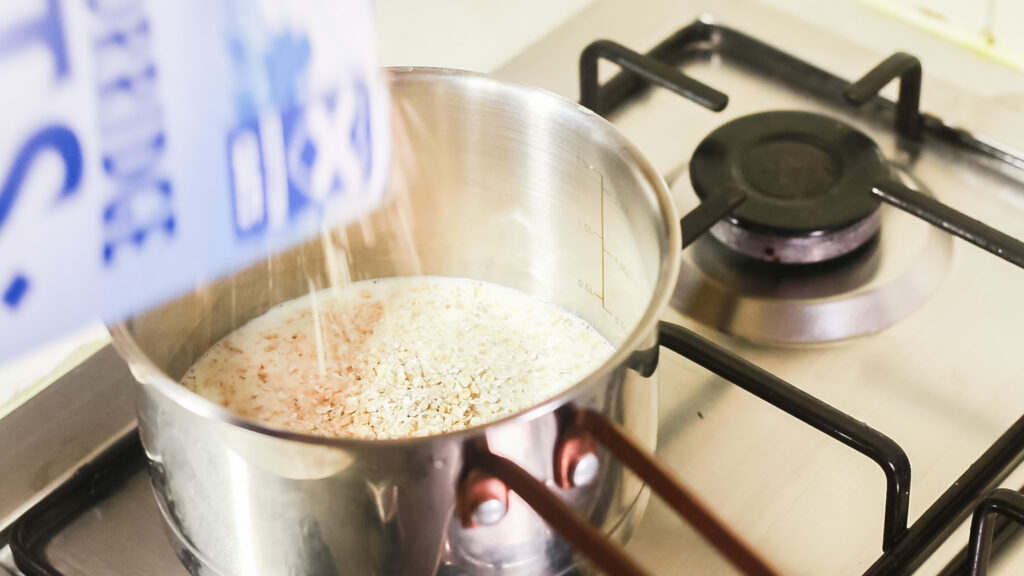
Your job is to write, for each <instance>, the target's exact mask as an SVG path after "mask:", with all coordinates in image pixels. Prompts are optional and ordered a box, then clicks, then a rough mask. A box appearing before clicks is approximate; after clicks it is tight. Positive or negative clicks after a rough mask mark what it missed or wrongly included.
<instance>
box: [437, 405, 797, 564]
mask: <svg viewBox="0 0 1024 576" xmlns="http://www.w3.org/2000/svg"><path fill="white" fill-rule="evenodd" d="M556 416H557V417H558V420H559V422H560V425H561V428H560V439H559V441H558V442H557V443H556V447H555V450H554V455H553V456H554V459H553V464H554V471H555V483H556V484H557V485H559V486H560V487H562V488H572V482H571V480H570V479H569V477H568V475H567V474H566V472H567V468H566V466H565V464H566V458H567V457H569V458H571V457H572V455H573V454H574V453H576V452H577V451H578V450H580V449H581V448H580V446H588V447H589V448H588V449H594V450H596V448H597V446H603V447H604V448H605V449H606V450H607V451H608V453H610V454H612V455H614V456H615V457H616V458H618V459H619V460H620V461H621V462H622V463H623V464H624V465H625V466H626V467H627V468H629V469H630V470H632V471H633V473H634V474H636V475H637V477H639V478H640V479H641V480H643V481H644V482H645V483H646V484H647V485H648V486H650V488H651V490H652V491H654V493H655V494H657V495H658V496H660V497H661V498H662V500H664V502H665V503H666V504H668V505H669V506H671V507H672V509H673V510H675V511H676V512H677V513H678V514H679V515H680V516H682V517H683V518H684V519H685V520H686V521H688V522H689V523H690V524H691V525H692V526H693V527H694V528H695V529H696V530H697V532H698V533H700V534H701V536H703V537H704V538H705V539H706V540H707V541H708V542H709V543H710V544H711V545H713V546H714V547H715V548H716V549H717V550H718V551H719V552H720V553H721V554H722V555H723V556H724V557H725V558H726V559H727V560H729V562H731V563H732V565H733V566H734V567H736V568H737V569H738V570H739V571H740V572H741V573H743V574H746V575H748V576H774V575H775V574H777V573H776V572H775V570H773V569H772V568H771V567H770V566H768V565H767V564H766V563H765V562H764V560H762V559H761V558H760V557H759V556H758V555H757V554H756V553H755V552H753V551H752V550H751V549H750V548H749V547H748V546H747V545H746V544H744V543H743V541H741V540H740V539H739V538H738V537H737V536H736V535H735V534H733V533H732V531H730V530H729V529H728V528H727V527H726V526H725V524H724V523H723V522H722V521H721V520H719V519H718V518H716V517H715V515H714V514H713V513H712V512H711V511H710V510H709V509H708V508H707V507H706V506H704V504H703V503H702V502H701V501H700V500H698V499H697V498H696V497H695V496H694V495H693V494H691V493H690V491H689V490H688V489H687V488H686V487H684V486H683V485H682V484H680V483H679V481H678V480H677V479H675V478H674V477H673V476H672V475H671V474H670V473H669V472H668V471H666V470H665V469H664V468H662V467H661V465H660V464H658V463H657V462H655V460H654V459H653V458H652V457H651V456H650V455H649V454H648V453H647V452H645V451H644V449H643V448H641V447H640V446H638V445H637V444H636V443H635V442H634V441H633V440H632V439H630V438H629V436H628V435H627V434H626V433H625V432H624V431H623V430H622V429H621V428H620V427H619V426H618V425H616V424H615V423H613V422H611V421H610V420H608V419H607V418H605V417H604V416H603V415H601V414H600V413H599V412H596V411H594V410H591V409H587V408H578V407H575V406H572V405H567V406H565V407H563V408H561V409H559V411H558V413H557V414H556ZM495 481H497V482H500V483H501V484H502V485H503V486H504V487H507V489H508V490H509V491H512V492H515V493H516V494H518V495H519V497H520V498H522V499H523V501H525V502H526V503H527V505H529V506H530V508H532V509H533V510H534V511H535V512H536V513H537V514H538V515H539V516H540V517H541V518H543V519H544V521H545V522H547V523H548V524H549V525H550V526H551V527H552V528H554V529H555V531H557V532H558V533H559V534H560V535H561V536H562V537H563V538H565V539H566V540H567V541H568V542H569V543H570V544H572V545H573V547H574V548H575V549H576V550H577V551H579V552H580V553H582V554H583V555H585V556H587V557H588V558H589V559H590V560H591V561H592V562H593V563H594V564H595V565H596V566H597V567H598V568H600V569H601V570H602V571H603V572H604V573H607V574H615V575H616V576H645V575H646V574H648V573H647V572H646V571H645V570H644V569H643V568H641V567H640V566H639V565H638V564H637V563H636V562H635V561H633V560H632V559H631V558H629V557H628V556H626V554H625V553H624V552H623V551H622V549H620V548H619V547H617V546H615V545H614V544H612V543H611V542H609V541H608V540H607V538H606V537H605V536H604V535H602V534H601V532H600V531H599V530H598V529H597V528H596V527H594V526H593V525H591V524H590V523H589V522H587V521H586V520H585V519H583V518H581V517H580V516H578V515H577V514H576V513H575V512H574V511H573V510H572V509H571V508H570V507H569V506H568V505H567V504H565V503H564V502H563V501H562V500H561V498H559V497H558V496H557V495H556V494H555V493H554V492H552V491H551V490H550V489H549V488H548V487H547V486H546V485H545V484H544V483H543V482H541V481H540V480H538V479H537V478H535V477H534V476H533V475H532V474H530V473H529V472H527V471H526V470H524V469H522V468H521V467H519V465H518V464H516V463H515V462H513V461H511V460H509V459H507V458H503V457H501V456H498V455H496V454H494V453H492V452H490V451H489V450H488V449H487V447H486V446H485V445H471V446H469V447H467V450H466V464H465V469H464V472H463V474H462V477H461V480H460V482H459V486H458V489H457V495H456V514H457V515H458V516H459V517H460V518H461V520H462V523H463V525H464V526H467V527H469V526H472V525H473V524H472V522H471V518H470V516H471V514H470V513H469V512H470V511H469V505H468V504H467V503H468V502H470V501H472V498H473V494H474V492H477V491H478V490H479V488H478V487H479V486H481V485H484V483H493V482H495ZM491 491H493V488H491Z"/></svg>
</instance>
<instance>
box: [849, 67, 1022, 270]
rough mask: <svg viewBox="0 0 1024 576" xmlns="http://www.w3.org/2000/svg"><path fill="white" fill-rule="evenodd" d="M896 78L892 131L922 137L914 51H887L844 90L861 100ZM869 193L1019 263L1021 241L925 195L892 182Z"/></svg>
mask: <svg viewBox="0 0 1024 576" xmlns="http://www.w3.org/2000/svg"><path fill="white" fill-rule="evenodd" d="M897 78H899V81H900V92H899V98H898V99H897V101H896V133H897V134H899V135H900V136H903V137H905V138H908V139H910V140H921V134H922V126H923V121H922V117H921V111H920V104H921V61H920V60H918V59H917V58H915V57H914V56H911V55H910V54H907V53H904V52H897V53H896V54H893V55H892V56H889V57H888V58H886V59H885V60H883V61H882V63H881V64H879V65H878V66H875V67H874V68H873V69H872V70H871V71H870V72H868V73H867V74H865V75H864V77H863V78H861V79H860V80H857V81H856V82H854V83H852V84H850V85H849V86H847V87H846V89H845V90H843V96H844V97H845V98H846V100H847V102H849V103H850V104H853V105H855V106H861V105H863V104H865V103H867V102H869V101H870V100H872V99H873V98H874V97H875V96H877V95H878V92H879V91H880V90H881V89H882V88H884V87H885V86H886V84H888V83H889V82H891V81H893V80H895V79H897ZM871 193H872V194H874V195H875V196H877V197H878V198H880V199H881V200H884V201H885V202H887V203H889V204H892V205H893V206H895V207H897V208H899V209H900V210H903V211H904V212H908V213H910V214H913V215H914V216H917V217H918V218H920V219H922V220H924V221H926V222H928V223H929V224H932V225H933V226H937V227H939V228H941V229H942V230H945V231H946V232H948V233H950V234H953V235H954V236H957V237H959V238H962V239H964V240H966V241H968V242H970V243H972V244H974V245H975V246H978V247H979V248H982V249H984V250H988V251H989V252H991V253H993V254H995V255H996V256H999V257H1000V258H1002V259H1004V260H1006V261H1007V262H1011V263H1013V264H1016V265H1017V266H1020V267H1022V268H1024V243H1022V242H1020V241H1019V240H1016V239H1014V238H1012V237H1010V236H1007V235H1006V234H1003V233H1002V232H1000V231H998V230H996V229H994V228H991V227H990V226H986V225H985V224H982V223H981V222H979V221H977V220H975V219H973V218H970V217H968V216H966V215H965V214H962V213H960V212H958V211H956V210H953V209H952V208H950V207H949V206H946V205H945V204H942V203H941V202H939V201H938V200H935V199H934V198H932V197H930V196H927V195H925V194H921V193H920V192H917V191H915V190H912V189H910V188H908V187H906V186H904V185H902V184H900V183H897V182H885V183H882V184H878V185H875V186H873V187H872V189H871Z"/></svg>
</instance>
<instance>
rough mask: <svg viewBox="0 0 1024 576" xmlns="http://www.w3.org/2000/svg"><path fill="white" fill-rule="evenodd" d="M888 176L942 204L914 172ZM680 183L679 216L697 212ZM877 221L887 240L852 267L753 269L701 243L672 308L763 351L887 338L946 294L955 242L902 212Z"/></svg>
mask: <svg viewBox="0 0 1024 576" xmlns="http://www.w3.org/2000/svg"><path fill="white" fill-rule="evenodd" d="M885 169H886V170H887V172H886V173H887V174H889V175H890V176H889V177H890V178H891V179H892V180H894V181H896V182H899V183H901V184H903V185H905V186H908V187H910V188H912V189H915V190H920V191H921V192H923V193H925V194H927V195H928V196H929V197H931V196H932V195H931V193H930V192H929V191H928V190H927V188H926V187H925V186H924V184H923V183H922V182H920V181H919V180H916V179H915V178H914V177H913V176H912V175H911V173H910V171H909V170H907V169H905V168H901V167H899V166H896V165H888V164H887V165H886V166H885ZM670 180H671V182H670V183H671V187H672V194H673V198H674V199H675V201H676V203H677V205H678V207H679V209H680V210H682V211H684V212H685V211H688V210H692V209H693V207H694V206H695V205H696V204H697V198H695V197H694V195H693V193H692V192H691V191H690V186H689V182H687V180H692V177H691V178H690V179H688V178H686V174H685V172H676V173H675V174H674V175H673V177H670ZM869 218H871V219H877V221H878V222H879V223H880V224H881V226H880V227H879V228H880V232H879V233H878V234H875V235H873V236H870V237H868V238H867V240H866V241H865V242H864V243H863V244H862V245H860V246H859V247H855V248H854V249H852V250H851V251H850V252H849V253H848V254H847V255H846V256H845V257H843V258H837V259H834V260H830V261H827V262H820V263H817V264H809V265H805V266H779V265H778V264H774V263H770V262H760V261H755V260H751V259H750V258H748V257H746V256H745V255H744V254H741V253H739V252H738V251H737V250H735V249H733V248H732V247H730V246H725V245H723V243H721V242H716V241H713V240H711V239H709V238H707V237H704V238H700V239H699V240H697V241H696V242H695V243H694V245H693V246H692V247H691V248H689V249H687V250H684V251H683V262H682V268H681V270H680V273H679V283H678V284H677V285H676V290H675V293H674V294H673V296H672V306H673V307H674V308H675V309H677V310H679V311H680V312H682V313H683V314H684V315H686V316H688V317H690V318H693V319H695V320H697V321H698V322H700V323H701V324H704V325H706V326H709V327H712V328H715V329H717V330H720V331H722V332H724V333H726V334H731V335H733V336H738V337H741V338H744V339H746V340H749V341H753V342H767V343H773V344H807V343H812V342H830V341H836V340H843V339H847V338H851V337H854V336H859V335H862V334H869V333H872V332H878V331H880V330H882V329H884V328H886V327H888V326H890V325H892V324H894V323H896V322H898V321H899V320H901V319H903V318H906V317H907V316H909V315H910V314H911V313H912V312H914V311H915V310H917V309H918V308H920V307H921V306H922V305H924V304H925V303H926V302H927V301H928V300H929V298H930V297H931V296H932V294H934V293H935V292H936V291H937V290H938V288H939V286H940V285H941V284H942V282H943V281H944V280H945V278H946V275H947V273H948V272H949V269H950V265H951V262H952V255H953V241H952V238H951V237H950V236H949V235H948V234H945V233H943V232H942V231H941V230H938V229H937V228H934V227H932V226H929V225H928V224H926V223H924V222H921V221H920V220H918V219H917V218H914V217H913V216H911V215H910V214H907V213H905V212H903V211H901V210H898V209H896V208H894V207H892V206H881V207H880V208H879V209H878V211H877V212H876V213H874V214H873V215H872V216H870V217H869ZM720 224H721V223H719V224H718V225H720ZM730 225H731V224H730ZM712 230H714V228H712ZM716 238H717V237H716Z"/></svg>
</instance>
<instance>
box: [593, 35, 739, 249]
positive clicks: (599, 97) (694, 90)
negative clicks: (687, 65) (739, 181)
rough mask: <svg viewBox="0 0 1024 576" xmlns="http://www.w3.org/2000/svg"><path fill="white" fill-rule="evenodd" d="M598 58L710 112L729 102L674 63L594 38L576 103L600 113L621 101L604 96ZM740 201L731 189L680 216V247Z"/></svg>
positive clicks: (737, 194)
mask: <svg viewBox="0 0 1024 576" xmlns="http://www.w3.org/2000/svg"><path fill="white" fill-rule="evenodd" d="M601 59H605V60H608V61H609V62H614V63H615V64H618V65H619V66H620V67H621V68H622V69H623V70H626V71H628V72H630V73H632V74H635V75H636V76H638V77H640V78H642V79H644V80H647V81H648V82H650V83H652V84H656V85H658V86H662V87H664V88H667V89H669V90H671V91H673V92H675V93H676V94H679V95H680V96H682V97H683V98H686V99H687V100H690V101H692V102H695V103H696V104H699V105H701V106H703V107H705V108H707V109H708V110H711V111H712V112H721V111H722V110H724V109H725V107H726V106H727V105H728V104H729V97H728V96H727V95H725V94H723V93H722V92H719V91H718V90H715V89H714V88H711V87H710V86H708V85H706V84H703V83H701V82H699V81H697V80H695V79H693V78H691V77H689V76H687V75H686V74H683V73H682V72H681V71H680V70H679V69H678V68H676V67H674V66H671V65H669V64H666V63H665V62H662V61H660V60H658V59H656V58H654V57H652V56H649V55H646V54H640V53H638V52H634V51H633V50H630V49H629V48H626V47H625V46H623V45H621V44H618V43H615V42H612V41H611V40H598V41H596V42H593V43H591V44H590V45H589V46H587V47H586V48H585V49H584V50H583V53H582V54H580V104H582V105H583V106H586V107H587V108H590V109H591V110H593V111H594V112H596V113H598V114H600V115H602V116H604V115H606V114H608V113H610V112H613V111H614V110H615V109H616V108H617V107H618V106H619V105H620V104H621V101H620V99H617V98H610V97H607V96H606V94H605V91H604V90H602V88H603V87H602V86H601V84H600V83H599V81H598V70H597V68H598V67H597V65H598V62H599V61H600V60H601ZM744 200H746V196H745V195H744V194H743V192H742V191H741V190H740V189H738V188H731V189H729V190H725V191H723V192H722V193H721V194H716V195H715V196H714V197H712V198H709V199H707V200H706V201H704V202H702V203H701V204H700V205H699V206H698V207H697V208H695V209H694V210H693V211H691V212H690V213H689V214H687V215H686V216H685V217H684V218H683V221H682V229H683V246H689V245H690V244H691V243H692V242H693V241H694V240H696V239H697V238H699V237H700V235H701V234H703V233H704V232H706V231H707V230H708V229H710V228H711V227H712V226H714V225H715V223H716V222H718V221H719V220H721V219H722V218H725V217H726V216H727V215H728V214H729V213H730V212H732V210H733V209H734V208H736V207H737V206H739V205H740V204H742V203H743V201H744Z"/></svg>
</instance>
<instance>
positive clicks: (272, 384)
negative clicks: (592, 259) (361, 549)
mask: <svg viewBox="0 0 1024 576" xmlns="http://www.w3.org/2000/svg"><path fill="white" fill-rule="evenodd" d="M611 353H612V346H611V344H609V343H608V342H607V341H606V340H604V339H603V338H602V337H601V336H600V335H599V334H598V333H597V332H596V331H595V330H594V329H593V328H592V327H591V326H590V325H589V324H587V323H586V322H584V321H583V320H581V319H579V318H577V317H576V316H573V315H572V314H569V313H568V312H566V311H565V310H563V309H561V308H558V307H556V306H553V305H551V304H548V303H546V302H543V301H540V300H537V299H534V298H532V297H530V296H529V295H527V294H524V293H522V292H519V291H516V290H512V289H509V288H505V287H501V286H497V285H494V284H488V283H481V282H476V281H472V280H465V279H455V278H438V277H417V278H395V279H388V280H379V281H372V282H358V283H355V284H353V285H351V286H348V287H346V288H342V289H337V290H325V291H321V292H317V293H315V294H312V295H309V296H305V297H302V298H299V299H296V300H293V301H291V302H286V303H284V304H282V305H280V306H278V307H276V308H274V309H272V310H270V311H269V312H267V313H266V314H264V315H263V316H260V317H258V318H255V319H254V320H252V321H250V322H249V323H247V324H245V325H244V326H242V327H241V328H239V329H238V330H236V331H235V332H233V333H232V334H230V335H228V336H227V337H225V338H224V339H223V340H221V341H220V342H218V343H217V344H215V345H214V346H213V347H212V348H210V350H209V351H208V352H207V353H206V354H205V355H204V356H203V357H202V358H201V359H200V360H199V361H198V362H197V363H196V364H195V365H194V366H193V367H192V368H191V369H190V370H189V372H188V373H187V374H186V375H185V377H184V378H183V379H182V384H184V385H185V386H187V387H188V388H190V389H191V390H193V391H195V392H197V393H199V394H200V395H202V396H204V397H206V398H207V399H209V400H212V401H214V402H217V403H219V404H221V405H222V406H225V407H227V408H228V409H229V410H231V411H233V412H235V413H237V414H239V415H241V416H244V417H247V418H250V419H252V420H256V421H258V422H262V423H264V424H267V425H270V426H274V427H280V428H287V429H291V430H296V431H300V432H307V433H312V434H318V435H323V436H349V437H357V438H371V439H372V438H398V437H403V436H426V435H430V434H437V433H440V432H445V431H450V430H459V429H462V428H466V427H469V426H475V425H477V424H482V423H484V422H487V421H490V420H494V419H496V418H499V417H501V416H504V415H507V414H511V413H513V412H517V411H519V410H521V409H523V408H526V407H528V406H531V405H533V404H537V403H538V402H541V401H543V400H545V399H547V398H550V397H551V396H554V395H555V394H557V393H558V392H560V391H562V390H564V389H565V388H567V387H568V386H570V385H572V384H573V383H575V382H577V381H578V380H580V379H581V378H582V377H583V376H585V375H586V374H587V373H588V372H590V371H591V370H593V369H594V368H596V367H597V365H598V364H600V363H601V362H603V361H604V360H605V359H607V358H608V357H609V356H610V355H611Z"/></svg>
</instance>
